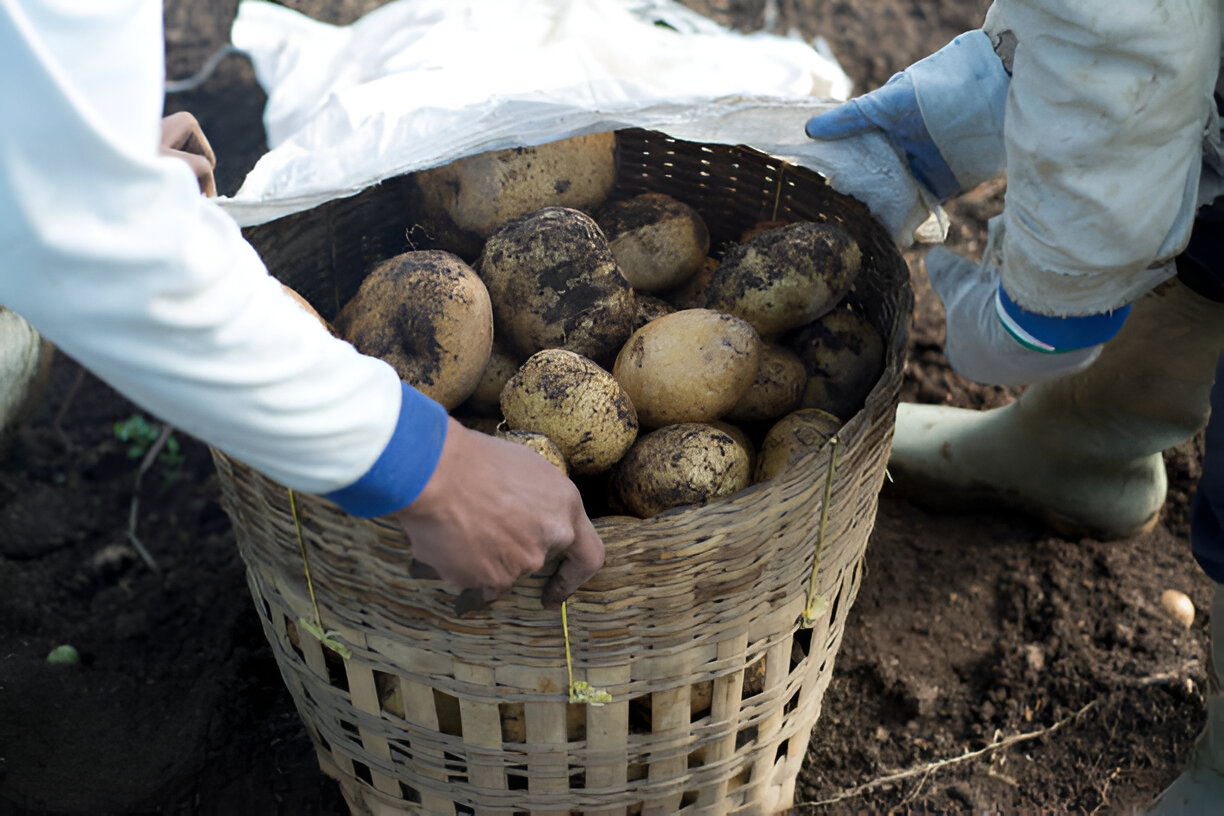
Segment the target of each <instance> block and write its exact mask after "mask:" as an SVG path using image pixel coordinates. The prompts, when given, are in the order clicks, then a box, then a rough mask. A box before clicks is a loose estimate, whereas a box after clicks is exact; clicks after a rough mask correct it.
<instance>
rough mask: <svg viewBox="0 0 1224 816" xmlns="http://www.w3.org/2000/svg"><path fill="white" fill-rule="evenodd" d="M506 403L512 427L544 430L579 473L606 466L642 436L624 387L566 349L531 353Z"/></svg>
mask: <svg viewBox="0 0 1224 816" xmlns="http://www.w3.org/2000/svg"><path fill="white" fill-rule="evenodd" d="M501 408H502V413H503V414H504V415H505V417H506V424H507V425H508V426H509V427H510V428H511V429H513V430H528V431H538V432H539V433H542V434H544V435H545V436H547V437H548V438H549V439H551V440H552V441H553V442H554V443H556V445H557V447H558V448H560V450H561V454H562V455H563V456H564V457H565V461H566V463H567V464H568V465H569V468H570V471H571V472H572V473H576V474H587V473H598V472H600V471H602V470H606V469H607V468H609V467H611V466H612V465H613V464H614V463H615V462H616V461H617V460H619V459H620V458H621V457H622V456H624V454H625V451H627V450H628V449H629V446H630V445H632V444H633V440H634V439H636V438H637V433H638V419H637V414H636V413H635V412H634V409H633V403H632V401H631V400H630V399H629V397H628V395H626V394H625V391H624V389H622V388H621V387H620V385H619V384H618V383H617V382H616V380H615V379H613V377H612V375H611V374H609V373H608V372H607V371H605V370H604V369H602V368H600V367H599V366H598V365H596V364H595V363H594V362H592V361H591V360H589V359H587V358H586V357H583V356H581V355H579V354H575V353H574V352H572V351H566V350H565V349H545V350H543V351H540V352H537V353H536V354H533V355H532V356H531V357H529V358H528V359H527V362H525V363H523V365H522V367H520V368H519V370H518V371H517V372H515V374H514V376H513V377H511V378H510V380H509V382H507V383H506V387H505V388H504V389H503V390H502V395H501Z"/></svg>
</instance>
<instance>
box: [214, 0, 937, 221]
mask: <svg viewBox="0 0 1224 816" xmlns="http://www.w3.org/2000/svg"><path fill="white" fill-rule="evenodd" d="M232 41H233V44H234V45H235V47H237V48H238V49H240V50H242V51H244V52H246V53H247V54H248V55H250V57H251V59H252V62H253V64H254V66H255V72H256V76H257V77H258V80H259V82H260V84H261V85H262V86H263V87H264V89H265V91H266V92H267V95H268V103H267V109H266V111H265V116H264V120H265V126H266V129H267V133H268V142H269V146H270V148H271V150H270V151H269V152H268V153H267V154H265V156H264V157H263V158H261V159H260V161H259V162H258V164H257V165H256V166H255V168H254V169H253V170H252V171H251V173H250V175H249V176H248V177H247V179H246V180H245V182H244V183H243V185H242V188H241V189H240V190H239V191H238V192H237V193H236V194H235V195H234V196H233V197H232V198H222V199H220V200H219V201H220V203H221V205H222V206H223V207H225V209H226V210H227V211H228V212H229V213H230V214H231V215H232V216H233V217H234V219H235V220H236V221H238V223H239V224H241V225H243V226H248V225H253V224H259V223H264V222H266V221H270V220H273V219H276V218H280V217H282V216H285V215H289V214H292V213H294V212H299V211H301V210H306V209H310V208H313V207H315V206H318V205H319V204H322V203H325V202H327V201H330V200H332V199H335V198H341V197H344V196H349V195H354V194H356V193H358V192H360V191H361V190H363V189H366V188H367V187H369V186H371V185H374V184H377V183H378V182H379V181H382V180H384V179H387V178H391V177H394V176H398V175H402V174H404V173H408V172H412V171H415V170H421V169H425V168H428V167H434V166H437V165H441V164H446V163H447V162H450V161H452V160H454V159H456V158H460V157H462V156H466V155H473V154H477V153H483V152H486V151H489V150H497V149H502V148H507V147H516V146H530V145H536V144H542V143H545V142H550V141H554V140H556V139H561V138H566V137H569V136H575V135H580V134H584V133H592V132H598V131H604V130H614V129H619V128H625V127H642V128H650V129H654V130H659V131H662V132H664V133H667V134H669V135H671V136H674V137H676V138H679V139H686V140H692V141H701V142H709V143H718V144H746V145H749V146H751V147H754V148H756V149H758V150H761V151H763V152H766V153H769V154H772V155H774V156H777V157H778V158H780V159H783V160H787V161H791V162H793V163H796V164H800V165H804V166H808V167H811V168H813V169H815V170H817V171H818V172H822V173H824V174H825V175H826V176H827V177H829V178H830V181H831V182H832V183H833V184H834V186H835V187H836V188H837V189H840V190H842V191H843V192H846V193H848V194H851V195H856V196H858V197H859V198H862V199H863V200H864V201H866V202H867V203H868V205H869V206H872V208H873V210H874V211H875V212H876V214H877V216H878V217H880V218H881V219H882V220H883V221H884V222H885V223H886V224H887V225H888V226H889V228H890V229H891V230H892V231H893V234H894V237H895V238H896V239H897V240H898V242H899V243H901V244H908V243H910V241H911V240H912V234H913V231H914V229H915V228H917V227H918V225H919V224H921V223H922V222H923V221H924V220H925V219H926V218H927V217H928V216H929V214H930V212H931V211H932V210H936V209H937V208H936V207H933V206H932V204H931V202H928V201H926V200H925V199H924V197H923V194H922V192H921V191H920V189H919V188H918V187H917V185H915V184H914V183H913V181H912V179H911V178H910V177H909V173H908V172H907V171H906V170H905V168H904V165H903V164H902V163H901V162H900V160H899V159H898V158H897V156H896V154H895V152H894V151H893V150H892V148H891V147H890V146H889V145H888V143H887V142H886V141H885V140H884V139H883V138H880V139H878V140H867V141H866V142H863V143H855V144H835V145H830V144H827V143H823V144H822V143H816V142H813V141H812V140H810V139H808V138H807V136H806V135H805V134H804V131H803V125H804V122H805V121H806V120H807V118H809V117H810V116H812V115H815V114H816V113H818V112H820V111H822V110H825V109H827V108H828V107H829V106H830V105H831V104H834V103H836V102H837V101H840V100H844V99H846V98H847V97H848V96H849V94H850V81H849V79H848V78H847V76H846V74H845V73H844V71H842V69H841V68H840V66H838V65H837V63H836V62H835V61H834V60H832V59H831V58H829V57H827V56H824V55H823V54H821V53H820V52H819V51H817V50H816V49H815V48H813V47H812V46H810V45H808V44H807V43H804V42H803V41H801V40H798V39H793V38H786V37H779V36H776V35H771V34H765V33H756V34H747V35H745V34H739V33H737V32H734V31H731V30H729V29H726V28H723V27H721V26H719V25H717V24H715V23H714V22H712V21H711V20H708V19H707V18H704V17H702V16H700V15H698V14H696V13H695V12H693V11H691V10H690V9H687V8H685V7H684V6H682V5H680V4H679V3H676V2H671V1H670V0H520V2H514V3H507V2H505V1H504V0H396V2H391V3H388V4H387V5H385V6H382V7H380V8H378V9H376V10H375V11H372V12H370V13H369V14H367V15H366V16H365V17H363V18H361V19H360V20H358V21H356V22H355V23H353V24H352V25H349V26H333V25H328V24H325V23H320V22H317V21H315V20H312V19H310V18H307V17H305V16H303V15H301V14H299V13H297V12H294V11H291V10H289V9H286V8H284V7H283V6H279V5H275V4H272V3H266V2H261V0H244V2H243V3H242V4H241V5H240V6H239V11H238V16H237V19H236V20H235V23H234V27H233V31H232ZM817 152H819V154H820V155H816V154H817Z"/></svg>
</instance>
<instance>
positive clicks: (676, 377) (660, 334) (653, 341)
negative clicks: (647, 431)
mask: <svg viewBox="0 0 1224 816" xmlns="http://www.w3.org/2000/svg"><path fill="white" fill-rule="evenodd" d="M760 362H761V339H760V337H758V336H757V333H756V332H755V331H753V329H752V326H750V325H748V323H747V322H746V321H744V320H741V319H740V318H738V317H734V316H732V315H728V314H722V313H720V312H714V311H710V310H709V309H686V310H684V311H680V312H674V313H672V314H669V315H664V316H663V317H660V318H659V319H657V320H654V321H651V322H650V323H648V324H646V325H645V326H643V327H642V328H640V329H638V330H637V331H636V332H634V333H633V335H632V336H631V337H630V338H629V341H628V342H627V343H625V345H624V348H622V349H621V351H620V354H618V355H617V357H616V363H615V364H614V365H613V367H612V374H613V376H615V377H616V380H617V382H619V383H620V384H621V386H622V387H623V388H624V389H625V391H626V392H627V393H628V394H629V399H630V400H631V401H632V402H633V406H634V408H635V409H637V412H638V420H639V421H640V422H641V423H642V425H644V426H647V427H652V428H660V427H662V426H664V425H672V424H675V423H677V422H709V421H711V420H714V419H718V418H719V417H720V416H722V415H723V414H724V413H726V411H727V410H728V409H729V408H731V406H733V405H735V403H737V402H738V401H739V400H740V398H741V397H743V395H744V393H745V392H746V391H747V390H748V388H749V387H751V385H752V381H753V378H755V377H756V372H757V368H758V367H759V366H760Z"/></svg>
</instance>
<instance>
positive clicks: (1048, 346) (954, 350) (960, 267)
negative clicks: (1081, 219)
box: [923, 246, 1130, 385]
mask: <svg viewBox="0 0 1224 816" xmlns="http://www.w3.org/2000/svg"><path fill="white" fill-rule="evenodd" d="M923 263H924V265H925V266H926V272H927V277H928V278H930V280H931V288H933V289H934V290H935V293H936V294H937V295H939V299H940V300H942V301H943V304H944V309H945V311H946V312H947V318H946V323H947V331H948V336H947V339H946V340H945V341H944V353H945V354H946V355H947V357H948V362H949V363H950V364H951V365H952V368H954V369H956V371H957V372H958V373H960V374H961V375H963V376H965V377H968V378H969V379H971V380H974V381H976V382H980V383H988V384H991V385H1028V384H1031V383H1035V382H1041V381H1043V380H1052V379H1055V378H1058V377H1062V376H1065V375H1067V374H1072V373H1074V372H1076V371H1079V370H1081V369H1084V368H1087V367H1088V366H1089V365H1090V364H1091V363H1092V361H1093V360H1095V359H1096V358H1097V355H1099V354H1100V353H1101V347H1102V345H1103V344H1104V343H1105V342H1106V341H1107V340H1109V339H1110V338H1111V337H1113V336H1114V335H1115V334H1117V333H1118V330H1119V329H1121V328H1122V323H1123V322H1124V321H1125V320H1126V316H1127V315H1128V314H1129V313H1130V306H1129V305H1128V306H1124V307H1123V308H1121V309H1116V310H1114V311H1112V312H1104V313H1101V314H1094V315H1085V316H1078V317H1050V316H1047V315H1041V314H1037V313H1036V312H1030V311H1027V310H1025V309H1022V308H1021V307H1019V306H1017V305H1016V304H1015V303H1014V302H1013V301H1012V299H1011V298H1010V297H1008V295H1007V292H1006V291H1004V289H1003V287H1002V285H1001V284H1000V283H999V270H998V267H996V266H993V265H991V264H989V263H982V264H974V263H972V262H971V261H969V260H966V259H965V258H962V257H961V256H960V255H957V254H956V253H955V252H952V251H951V250H949V249H946V248H944V247H941V246H937V247H932V248H931V249H930V250H929V251H928V252H927V254H926V258H925V260H924V261H923Z"/></svg>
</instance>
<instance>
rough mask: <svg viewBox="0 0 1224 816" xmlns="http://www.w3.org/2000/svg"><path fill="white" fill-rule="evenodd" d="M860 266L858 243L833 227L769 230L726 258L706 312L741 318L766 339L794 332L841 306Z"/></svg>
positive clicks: (708, 296)
mask: <svg viewBox="0 0 1224 816" xmlns="http://www.w3.org/2000/svg"><path fill="white" fill-rule="evenodd" d="M861 262H862V253H861V252H860V251H859V247H858V244H856V243H855V242H854V239H852V238H851V237H850V236H849V235H847V234H846V233H845V232H843V231H842V230H840V229H838V228H837V227H835V226H833V225H831V224H816V223H811V222H806V221H801V222H798V223H795V224H789V225H787V226H785V227H778V228H775V229H771V230H767V231H765V232H762V233H761V234H760V235H757V236H756V237H755V238H752V239H751V240H749V241H747V242H746V243H743V244H739V245H738V246H734V247H732V248H731V249H730V250H728V251H727V253H726V255H724V256H723V259H722V261H721V262H720V263H719V264H718V267H717V268H716V269H715V270H714V272H713V273H712V274H711V276H710V285H709V287H708V289H707V290H706V308H709V309H715V310H717V311H720V312H728V313H730V314H733V315H737V316H739V317H742V318H744V319H745V320H747V321H748V322H749V323H751V324H752V326H753V328H755V329H756V330H757V332H759V333H760V334H761V335H762V336H770V335H774V334H777V333H779V332H783V331H787V330H789V329H795V328H798V327H799V326H802V325H803V324H805V323H810V322H812V321H813V320H815V319H817V318H818V317H820V316H821V315H823V314H824V313H825V312H828V311H829V310H830V309H832V308H833V307H834V306H835V305H837V302H838V301H840V300H841V299H842V297H843V296H844V295H845V294H846V292H847V291H849V289H850V286H851V285H852V284H853V283H854V279H855V278H856V277H857V276H858V273H859V266H860V264H861Z"/></svg>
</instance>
